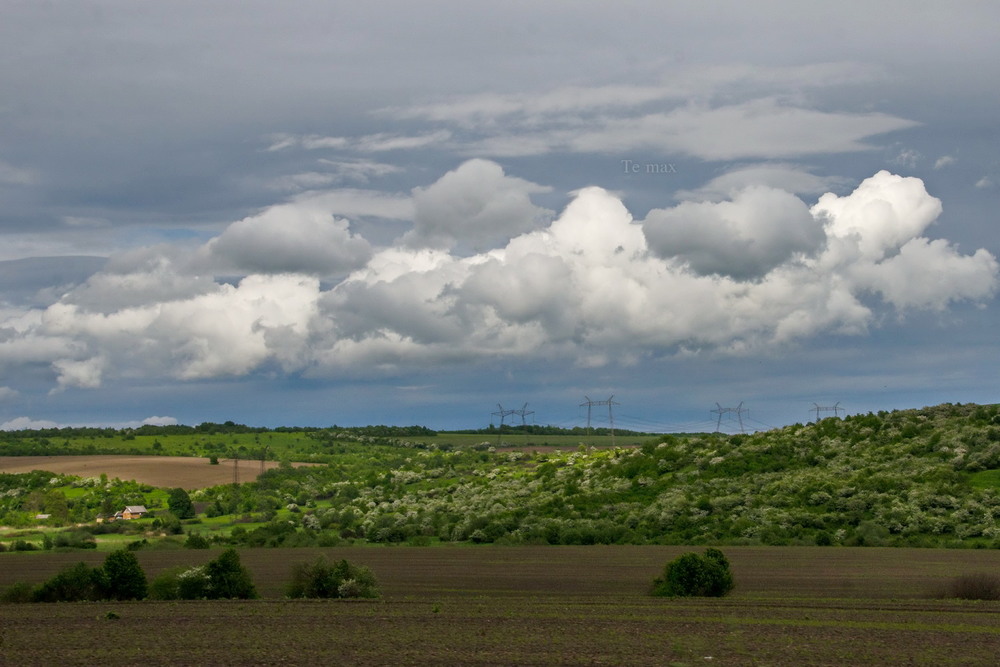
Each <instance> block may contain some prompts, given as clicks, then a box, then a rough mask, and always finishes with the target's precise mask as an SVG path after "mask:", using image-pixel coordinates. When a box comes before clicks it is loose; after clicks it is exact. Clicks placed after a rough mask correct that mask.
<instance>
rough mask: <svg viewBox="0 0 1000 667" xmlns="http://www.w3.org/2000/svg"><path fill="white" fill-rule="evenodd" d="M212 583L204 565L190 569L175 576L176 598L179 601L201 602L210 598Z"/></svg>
mask: <svg viewBox="0 0 1000 667" xmlns="http://www.w3.org/2000/svg"><path fill="white" fill-rule="evenodd" d="M211 584H212V581H211V579H209V577H208V573H207V572H206V571H205V566H204V565H199V566H198V567H192V568H188V569H186V570H184V571H183V572H181V573H180V574H178V575H177V597H178V598H180V599H181V600H201V599H204V598H208V597H212V596H211V593H210V589H211Z"/></svg>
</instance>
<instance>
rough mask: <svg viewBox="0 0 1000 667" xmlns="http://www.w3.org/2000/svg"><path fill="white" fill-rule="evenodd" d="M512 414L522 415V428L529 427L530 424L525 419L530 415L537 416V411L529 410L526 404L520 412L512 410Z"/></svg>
mask: <svg viewBox="0 0 1000 667" xmlns="http://www.w3.org/2000/svg"><path fill="white" fill-rule="evenodd" d="M498 405H499V404H498ZM511 413H512V414H515V415H521V426H527V425H528V422H527V421H525V417H527V416H528V415H533V414H535V411H534V410H529V409H528V404H527V403H525V404H524V405H523V406H521V409H520V410H512V411H511Z"/></svg>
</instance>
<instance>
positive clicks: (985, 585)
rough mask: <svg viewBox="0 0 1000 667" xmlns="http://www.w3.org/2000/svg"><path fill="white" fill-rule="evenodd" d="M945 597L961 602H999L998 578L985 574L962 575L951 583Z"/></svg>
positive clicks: (999, 583)
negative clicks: (960, 600) (957, 599)
mask: <svg viewBox="0 0 1000 667" xmlns="http://www.w3.org/2000/svg"><path fill="white" fill-rule="evenodd" d="M947 596H948V597H953V598H959V599H962V600H1000V576H997V575H995V574H988V573H985V572H979V573H976V574H963V575H962V576H960V577H956V578H955V579H954V580H953V581H952V582H951V585H950V586H949V587H948V593H947Z"/></svg>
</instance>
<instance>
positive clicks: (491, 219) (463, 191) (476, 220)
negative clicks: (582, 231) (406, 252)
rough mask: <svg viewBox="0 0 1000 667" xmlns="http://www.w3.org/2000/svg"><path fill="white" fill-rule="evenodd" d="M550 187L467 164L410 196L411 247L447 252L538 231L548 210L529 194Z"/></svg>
mask: <svg viewBox="0 0 1000 667" xmlns="http://www.w3.org/2000/svg"><path fill="white" fill-rule="evenodd" d="M549 190H551V188H548V187H545V186H541V185H537V184H535V183H531V182H530V181H525V180H523V179H520V178H516V177H512V176H507V175H506V174H504V171H503V168H502V167H501V166H500V165H498V164H497V163H495V162H491V161H489V160H469V161H468V162H465V163H463V164H462V165H460V166H459V167H458V168H457V169H455V170H454V171H450V172H448V173H447V174H445V175H444V176H442V177H441V178H440V179H438V180H437V181H436V182H435V183H433V184H432V185H430V186H428V187H426V188H417V189H415V190H414V191H413V203H414V208H415V217H414V228H413V231H412V233H410V234H409V235H408V236H407V237H406V239H405V240H406V241H407V242H408V243H409V244H411V245H417V246H421V245H426V246H433V247H445V248H451V247H453V246H454V245H455V244H456V243H458V242H459V241H460V240H461V241H464V242H466V243H468V244H470V245H472V246H473V247H476V248H480V249H481V248H483V247H492V246H493V245H495V244H497V243H500V242H506V241H507V240H509V239H510V238H511V237H513V236H516V235H517V234H520V233H523V232H526V231H529V230H531V229H534V228H535V227H537V226H538V225H539V224H540V223H541V222H542V221H544V220H545V219H547V218H548V217H549V216H550V215H551V211H549V210H548V209H544V208H541V207H538V206H535V205H534V204H532V203H531V195H532V194H534V193H539V192H548V191H549Z"/></svg>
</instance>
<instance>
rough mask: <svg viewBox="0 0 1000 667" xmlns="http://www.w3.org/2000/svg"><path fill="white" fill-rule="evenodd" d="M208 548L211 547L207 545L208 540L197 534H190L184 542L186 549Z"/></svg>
mask: <svg viewBox="0 0 1000 667" xmlns="http://www.w3.org/2000/svg"><path fill="white" fill-rule="evenodd" d="M210 546H212V545H211V544H209V542H208V540H207V539H205V538H204V537H202V536H201V535H199V534H198V533H191V534H190V535H188V538H187V539H186V540H185V541H184V547H185V548H187V549H208V548H209V547H210Z"/></svg>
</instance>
